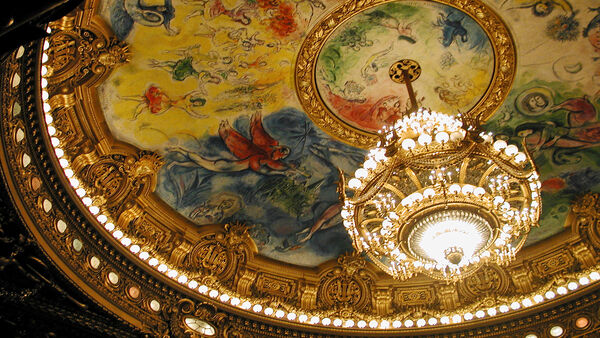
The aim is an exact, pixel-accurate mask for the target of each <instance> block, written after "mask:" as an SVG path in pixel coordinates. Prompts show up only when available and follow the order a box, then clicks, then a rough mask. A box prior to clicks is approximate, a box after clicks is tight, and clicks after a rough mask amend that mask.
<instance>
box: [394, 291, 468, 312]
mask: <svg viewBox="0 0 600 338" xmlns="http://www.w3.org/2000/svg"><path fill="white" fill-rule="evenodd" d="M453 289H454V288H453ZM454 292H456V290H455V289H454ZM435 298H436V297H435V291H434V289H433V288H431V287H428V286H427V287H411V288H398V289H396V290H395V292H394V304H395V305H396V306H397V307H399V308H406V307H409V306H425V305H429V304H432V303H433V302H434V300H435Z"/></svg>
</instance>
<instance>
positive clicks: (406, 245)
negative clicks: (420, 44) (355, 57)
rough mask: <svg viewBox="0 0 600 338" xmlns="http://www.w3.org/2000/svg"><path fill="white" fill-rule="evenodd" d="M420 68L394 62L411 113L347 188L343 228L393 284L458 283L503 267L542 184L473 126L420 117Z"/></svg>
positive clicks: (518, 158) (525, 159)
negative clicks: (415, 279)
mask: <svg viewBox="0 0 600 338" xmlns="http://www.w3.org/2000/svg"><path fill="white" fill-rule="evenodd" d="M420 72H421V69H420V67H419V65H418V64H417V63H416V62H415V61H413V60H402V61H399V62H396V63H395V64H394V65H392V67H391V68H390V77H391V78H392V80H394V81H395V82H398V83H405V84H406V86H407V89H408V93H409V97H410V100H411V103H412V108H411V110H410V111H411V113H409V114H407V115H405V116H404V117H403V118H402V119H400V120H398V121H396V122H395V123H394V125H393V126H391V127H384V128H383V129H382V130H380V132H379V136H380V141H379V142H378V144H377V147H375V148H373V149H371V150H370V152H369V154H368V156H367V159H366V160H365V162H364V163H363V166H362V167H361V168H359V169H358V170H356V172H355V175H354V176H355V177H354V178H352V179H350V180H348V182H347V184H346V182H345V179H344V175H343V173H340V187H339V188H340V189H339V191H340V198H341V199H342V202H343V204H344V205H343V208H342V211H341V215H342V218H343V219H344V226H345V227H346V230H347V231H348V234H349V235H350V237H351V239H352V242H353V245H354V247H355V249H356V250H357V251H359V252H365V253H366V254H367V256H368V257H369V258H370V259H371V260H372V261H373V262H374V263H375V264H376V265H378V266H379V267H380V268H381V269H382V270H383V271H385V272H387V273H388V274H390V275H392V276H393V277H395V278H398V279H407V278H410V277H412V276H413V275H415V274H417V273H425V274H427V275H429V276H431V277H433V278H437V279H442V280H446V281H457V280H459V279H461V278H464V277H466V276H468V275H469V274H470V273H473V272H474V271H476V270H477V268H478V267H480V266H482V265H483V264H487V263H496V264H500V265H506V264H508V263H510V262H511V261H512V260H513V259H514V257H515V254H516V253H517V251H519V250H520V249H521V247H522V246H523V244H524V242H525V240H526V238H527V234H528V233H529V231H530V229H531V227H532V226H537V225H538V224H537V222H538V219H539V215H540V208H541V205H540V201H541V200H540V192H539V189H540V185H541V184H540V182H539V179H538V178H539V177H538V174H537V172H536V168H535V165H534V163H533V161H532V159H531V157H530V155H529V154H528V153H527V150H526V148H525V147H523V148H524V151H523V152H521V151H519V148H518V147H517V146H515V145H512V144H511V145H508V144H507V143H506V141H504V140H502V139H497V138H494V137H493V135H492V134H491V133H485V132H482V131H481V130H480V129H479V125H478V123H477V122H478V121H475V120H472V119H469V118H465V117H460V115H459V116H458V117H453V116H450V115H446V114H442V113H437V112H432V111H428V110H426V109H418V110H417V109H416V100H415V95H414V92H413V90H412V86H411V82H412V81H414V80H416V79H417V78H418V77H419V75H420Z"/></svg>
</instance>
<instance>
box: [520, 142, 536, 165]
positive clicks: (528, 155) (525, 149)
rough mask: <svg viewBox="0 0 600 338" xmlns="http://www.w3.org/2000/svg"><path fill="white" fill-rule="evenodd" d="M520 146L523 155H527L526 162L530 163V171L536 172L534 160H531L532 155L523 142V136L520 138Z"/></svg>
mask: <svg viewBox="0 0 600 338" xmlns="http://www.w3.org/2000/svg"><path fill="white" fill-rule="evenodd" d="M521 147H522V148H523V153H525V156H526V157H527V162H529V163H530V164H531V171H532V172H535V173H537V172H538V170H537V167H536V165H535V162H534V161H533V157H532V156H531V152H530V151H529V148H527V142H525V138H522V139H521Z"/></svg>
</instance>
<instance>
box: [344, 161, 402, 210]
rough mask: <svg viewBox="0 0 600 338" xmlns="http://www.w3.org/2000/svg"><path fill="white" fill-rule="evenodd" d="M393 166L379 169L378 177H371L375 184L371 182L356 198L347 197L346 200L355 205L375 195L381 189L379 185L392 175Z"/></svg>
mask: <svg viewBox="0 0 600 338" xmlns="http://www.w3.org/2000/svg"><path fill="white" fill-rule="evenodd" d="M394 167H395V166H391V167H388V168H386V169H385V170H383V171H381V172H380V173H379V178H374V179H373V180H376V183H375V184H373V185H372V186H371V187H370V188H369V189H368V190H367V191H365V192H363V193H362V194H361V195H360V196H359V197H358V198H347V201H349V202H350V203H351V204H354V205H356V204H363V203H365V202H367V201H368V200H370V199H371V198H373V196H375V194H376V193H377V192H378V191H379V190H380V189H381V187H382V186H383V185H384V184H385V182H387V180H388V179H389V177H390V176H391V175H392V169H393V168H394Z"/></svg>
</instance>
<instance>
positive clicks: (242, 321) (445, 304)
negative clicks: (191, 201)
mask: <svg viewBox="0 0 600 338" xmlns="http://www.w3.org/2000/svg"><path fill="white" fill-rule="evenodd" d="M375 3H376V2H364V3H363V2H352V3H349V4H347V5H344V6H346V7H347V8H346V7H341V8H346V10H347V11H352V10H355V9H356V8H363V9H364V8H368V5H374V4H375ZM377 3H382V2H377ZM448 3H449V2H448ZM350 4H354V5H353V6H354V7H352V5H350ZM97 5H98V3H97V2H96V1H90V2H88V4H87V5H86V7H85V10H83V11H78V12H75V13H73V14H72V15H71V16H68V17H65V18H64V19H62V20H59V21H58V22H55V23H52V24H51V25H50V26H51V28H52V35H51V37H50V38H49V39H48V45H49V46H48V49H47V51H48V52H47V55H48V61H47V62H45V63H44V64H43V66H44V67H45V69H46V76H45V77H44V78H45V79H47V84H46V86H45V88H44V90H43V91H42V90H40V86H42V87H43V85H42V84H41V80H40V77H39V73H38V72H37V70H38V69H41V71H42V72H43V71H44V70H43V69H42V68H41V66H42V65H41V60H42V51H43V48H44V46H43V45H44V44H43V43H40V44H33V45H30V46H26V48H23V50H21V51H16V52H15V53H13V55H11V57H10V58H9V60H8V61H7V62H6V63H5V64H3V65H2V72H1V74H2V77H1V82H0V90H1V92H2V99H1V101H0V108H1V109H2V112H3V115H2V116H1V119H0V123H1V124H0V129H1V130H2V134H1V135H2V136H1V141H2V150H3V151H2V152H1V154H0V163H1V165H2V172H3V175H4V177H5V179H6V181H7V185H8V187H9V191H10V193H11V196H12V198H13V199H14V201H15V205H16V206H17V208H18V211H19V212H20V213H21V216H22V217H23V220H24V221H25V223H26V224H27V226H28V227H29V229H30V231H31V232H32V234H34V236H35V238H36V239H37V241H38V242H39V243H40V245H41V246H42V247H43V249H44V250H45V251H46V253H47V254H48V256H49V257H50V258H51V259H52V260H53V261H54V262H55V263H56V265H57V266H59V268H60V269H61V270H62V271H63V272H64V273H65V275H67V276H68V277H69V278H70V279H71V280H72V281H74V282H75V283H76V284H77V285H78V286H79V287H80V288H81V289H82V290H83V291H84V292H85V293H86V294H88V295H89V296H90V297H92V298H93V299H94V300H95V301H96V302H98V303H99V304H100V305H102V306H103V307H105V308H107V309H109V310H110V311H112V312H114V313H116V314H117V315H119V316H120V317H121V318H123V319H124V320H127V321H129V322H131V323H132V324H134V325H136V326H138V327H141V328H143V329H144V330H146V331H147V332H149V333H150V334H152V335H156V336H161V335H165V334H166V333H171V334H173V335H176V333H177V335H178V334H179V333H181V335H183V336H193V335H194V333H193V332H192V331H194V330H195V329H197V330H200V329H202V328H204V329H206V330H210V328H209V327H210V326H211V325H212V327H213V328H215V330H216V331H217V332H219V334H222V335H223V336H236V335H238V334H239V332H241V336H244V337H246V336H252V335H255V336H264V335H261V334H260V332H261V331H260V330H262V329H261V327H263V328H264V330H269V332H270V333H269V335H274V336H276V335H281V336H285V335H289V334H294V333H298V332H300V331H310V332H317V333H324V334H327V333H331V332H335V333H338V334H357V335H381V336H386V335H387V336H389V335H390V334H401V333H406V334H414V333H415V329H417V328H418V330H419V332H423V333H425V334H427V333H431V332H440V331H444V330H446V331H454V330H469V329H470V328H472V327H475V326H481V325H485V323H487V322H486V320H488V319H489V320H490V322H492V321H498V320H504V321H508V320H511V319H515V318H517V317H520V316H522V313H530V312H533V311H538V310H539V311H541V310H543V309H544V308H545V307H549V306H553V305H554V304H555V303H553V302H554V301H553V300H552V299H553V297H554V296H553V297H550V296H548V297H546V298H547V299H544V301H543V302H542V301H540V304H537V303H533V301H534V300H535V299H538V298H537V296H540V295H546V294H548V295H550V293H549V292H553V293H555V292H556V293H557V294H556V295H555V297H556V299H557V300H561V301H562V300H564V299H565V298H564V297H576V296H577V295H581V294H583V293H586V292H588V291H589V287H587V288H586V287H584V285H585V284H578V285H580V286H579V289H573V290H570V291H568V292H569V294H568V295H566V296H563V298H561V296H560V294H558V292H559V291H557V290H559V289H560V290H562V289H561V288H564V287H565V285H570V283H574V282H576V281H580V280H582V281H585V280H586V279H582V278H587V282H589V283H591V282H592V281H591V280H590V277H586V276H590V274H591V273H593V272H594V271H595V269H598V268H599V266H598V258H597V254H596V253H597V250H599V249H600V214H598V212H597V210H600V208H598V207H599V206H600V196H599V195H598V194H588V195H585V196H582V197H581V199H580V200H578V201H577V202H576V203H575V204H574V205H573V206H572V212H571V214H570V216H569V219H568V221H567V224H566V228H567V229H566V230H565V231H563V232H562V233H560V234H558V235H556V236H554V237H552V238H550V239H549V240H546V241H544V242H542V243H539V244H535V245H533V246H530V247H526V248H524V249H523V250H522V251H521V253H520V254H519V255H518V256H517V259H516V261H515V262H514V263H513V264H511V265H509V266H507V267H497V266H489V267H486V268H484V269H482V270H481V271H478V272H477V273H475V274H473V275H471V276H470V277H469V278H467V279H465V280H464V281H461V282H459V283H456V284H445V283H443V282H440V281H435V280H432V279H429V278H426V277H424V276H420V277H418V278H414V279H410V280H408V281H405V282H398V281H397V280H394V279H392V278H391V277H389V276H388V275H386V274H384V273H381V272H380V271H379V269H378V268H377V267H376V266H374V265H373V264H372V263H371V262H369V261H368V260H365V259H364V258H363V257H361V256H358V255H356V254H354V253H349V254H346V255H342V256H340V257H338V259H337V260H331V261H329V262H326V263H324V264H322V265H321V266H319V267H316V268H304V267H299V266H294V265H290V264H284V263H281V262H275V261H273V260H270V259H267V258H265V257H262V256H260V255H259V254H258V253H257V249H256V245H255V243H254V242H253V241H252V239H251V238H250V236H248V229H249V228H250V227H251V226H252V224H225V225H211V226H206V227H203V228H202V229H201V230H200V231H198V230H196V228H195V227H194V226H193V225H192V224H191V223H190V222H189V221H188V220H186V219H184V218H183V217H182V216H180V215H178V214H177V213H176V212H175V211H174V210H172V209H170V208H169V207H168V206H166V205H165V203H163V202H162V201H161V200H160V199H159V198H158V197H156V196H155V195H154V193H153V191H154V188H155V186H156V175H157V172H158V171H159V170H160V168H161V165H162V159H161V158H160V156H159V155H157V154H156V153H153V152H150V151H147V150H140V149H137V148H135V147H133V146H131V145H128V144H126V143H123V142H120V141H119V140H115V139H114V138H113V137H112V135H111V134H110V131H109V129H108V127H107V126H106V123H105V122H104V117H103V114H102V111H101V109H100V105H99V103H98V96H97V93H96V90H95V86H97V85H99V84H100V83H101V82H102V81H103V80H105V79H106V78H107V77H108V76H109V74H110V72H111V70H112V69H114V67H118V65H119V64H121V63H122V62H125V61H126V60H127V55H128V53H129V51H128V49H127V48H126V46H125V45H124V44H123V43H122V42H119V41H117V40H115V39H114V38H113V37H112V33H111V32H110V30H109V29H108V27H107V26H106V25H105V24H104V23H103V22H102V21H101V20H100V18H99V17H98V16H96V15H95V10H96V6H97ZM359 5H360V6H362V7H360V6H359ZM454 5H456V3H454ZM463 5H464V6H467V8H471V9H469V10H468V11H470V12H468V13H472V14H473V15H474V16H475V17H478V18H479V19H478V20H483V18H486V17H487V15H492V14H493V13H492V12H490V11H489V10H488V9H487V7H485V6H483V5H481V4H479V2H474V1H464V4H461V6H463ZM357 6H359V7H357ZM456 6H458V5H456ZM469 6H470V7H469ZM338 10H340V9H338ZM334 13H335V12H334ZM478 13H480V14H481V16H482V17H481V18H480V17H479V16H480V15H479V14H478ZM490 13H491V14H490ZM331 15H333V14H331ZM332 17H333V16H332ZM340 20H341V19H340ZM494 20H495V19H490V22H491V23H493V22H494ZM491 23H490V24H488V26H484V23H481V25H482V27H484V28H486V27H487V28H486V30H487V29H492V28H491V27H492V26H489V25H491ZM496 24H501V22H496ZM320 26H323V24H321V25H320ZM502 27H504V26H503V25H501V27H500V28H498V32H499V33H498V34H502V32H503V31H502V29H501V28H502ZM325 28H326V27H323V29H325ZM505 33H506V34H508V33H507V32H505ZM507 37H508V35H507ZM497 40H498V41H500V40H499V39H497ZM498 43H499V42H498ZM73 46H75V47H73ZM498 46H505V47H506V48H508V49H507V50H506V51H505V52H506V53H508V54H510V53H513V52H514V51H512V49H510V48H509V47H511V48H512V42H510V39H508V40H507V41H505V42H504V44H500V43H499V45H498ZM498 46H497V47H496V48H497V49H499V48H500V47H498ZM80 47H81V48H80ZM65 48H71V49H69V50H70V52H69V53H64V54H63V52H62V50H63V49H65ZM303 48H304V47H303ZM511 55H512V57H513V58H514V54H511ZM497 57H498V56H497ZM507 57H508V56H507ZM512 61H514V60H512ZM512 61H511V62H512ZM496 65H498V62H496ZM507 69H508V70H506V71H507V72H508V71H510V72H512V68H510V67H509V68H507ZM510 72H509V73H506V74H505V75H506V76H507V77H510V79H511V81H512V76H513V75H512V73H510ZM498 88H499V89H498V90H499V92H498V93H500V94H499V95H500V97H501V96H502V95H504V94H505V92H504V90H508V88H503V87H502V88H500V87H498ZM44 92H45V93H47V94H43V93H44ZM488 94H489V93H488ZM488 94H486V95H488ZM45 95H48V97H45ZM489 95H491V94H489ZM492 101H493V100H492ZM46 105H48V106H46ZM48 107H49V108H50V109H48ZM478 107H480V108H478V109H480V110H478V112H479V113H477V114H484V112H485V114H487V113H489V112H491V110H490V111H488V110H485V109H484V108H485V107H483V106H478ZM486 109H487V108H486ZM473 114H474V113H473ZM482 116H483V115H482ZM49 121H50V122H49ZM369 137H370V136H368V135H365V138H364V140H365V141H364V142H365V143H364V144H365V145H366V144H368V140H369V139H370V138H369ZM54 138H56V139H58V140H60V147H55V146H53V142H54V141H53V139H54ZM361 142H362V141H361ZM63 160H64V161H63ZM75 180H76V181H75ZM75 183H77V184H75ZM73 186H76V187H77V188H73ZM79 189H82V190H79ZM84 193H85V194H84ZM88 202H89V203H88ZM101 216H103V217H101ZM125 239H127V241H126V240H125ZM143 252H145V253H146V255H148V256H146V255H142V253H143ZM150 256H151V257H153V258H154V259H156V264H153V263H155V262H154V261H152V262H151V259H148V257H150ZM163 267H164V268H163ZM175 269H177V271H176V272H177V274H174V275H173V274H171V271H175ZM181 276H187V277H186V278H185V279H182V278H181ZM594 276H595V275H594ZM192 282H194V283H195V284H193V283H192ZM582 283H583V282H582ZM594 285H596V284H594ZM560 292H561V291H560ZM234 299H235V300H237V301H234ZM525 299H529V300H530V301H531V302H532V303H531V304H530V305H522V304H529V303H527V302H525V301H524V300H525ZM515 303H518V304H521V305H518V306H519V307H523V308H525V307H530V306H531V307H530V308H529V309H521V310H523V311H524V312H523V311H521V310H520V309H519V308H517V305H514V304H515ZM245 304H250V307H249V308H248V307H247V306H246V305H245ZM536 304H537V305H536ZM511 306H512V307H511ZM505 307H506V308H508V307H511V310H507V311H506V312H502V309H504V308H505ZM490 308H494V309H497V310H498V316H501V317H498V316H497V317H494V316H492V315H487V314H486V315H485V318H483V319H477V318H474V319H473V320H471V319H466V318H467V317H468V315H467V314H470V316H471V318H473V316H474V315H475V314H477V312H478V311H479V310H481V309H486V311H487V309H490ZM267 309H271V310H270V311H267ZM280 311H281V312H280ZM280 314H281V316H280ZM292 314H293V316H292ZM458 314H460V316H462V317H461V318H465V320H462V321H461V322H460V323H454V324H448V326H440V325H437V326H436V325H429V324H426V326H424V327H418V324H417V322H418V321H419V319H424V318H435V319H436V320H438V319H441V318H452V316H453V315H458ZM301 316H306V317H307V318H306V320H305V321H300V320H299V319H300V317H301ZM312 318H317V319H318V320H319V322H317V323H314V324H310V322H311V321H312ZM186 319H188V320H187V322H186ZM325 319H329V320H330V323H329V324H325V323H326V322H324V320H325ZM337 319H339V320H340V321H341V320H342V319H343V320H344V322H343V323H342V324H340V325H337V324H336V323H339V322H338V321H337ZM348 320H353V322H354V324H355V326H353V327H352V328H344V325H346V323H348ZM372 321H376V322H378V323H379V322H383V321H387V322H388V324H391V323H394V322H395V321H398V322H401V323H402V326H401V327H389V328H387V329H385V330H384V329H382V328H370V327H369V326H363V327H361V326H359V322H364V323H365V325H367V323H370V322H372ZM408 323H413V324H414V325H413V324H411V325H412V326H410V327H408V325H407V324H408ZM205 324H206V325H208V326H206V325H205ZM261 325H262V326H261ZM522 325H524V326H525V325H529V324H527V323H523V324H522ZM282 327H283V328H282ZM190 330H191V331H190ZM194 332H197V331H194ZM225 332H229V333H227V334H225ZM474 332H475V331H474Z"/></svg>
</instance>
